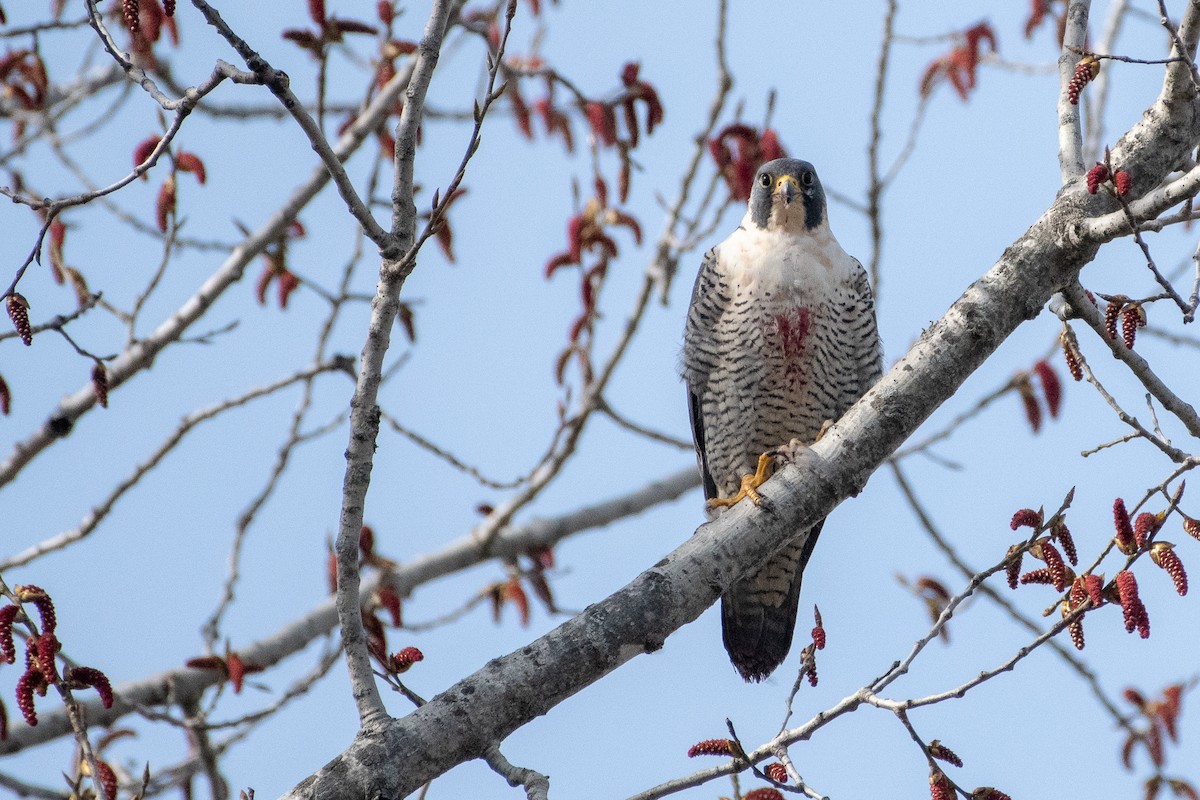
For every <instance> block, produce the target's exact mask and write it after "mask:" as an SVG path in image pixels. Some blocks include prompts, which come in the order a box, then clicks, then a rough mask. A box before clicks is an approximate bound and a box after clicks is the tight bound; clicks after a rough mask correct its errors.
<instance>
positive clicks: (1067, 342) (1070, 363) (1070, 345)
mask: <svg viewBox="0 0 1200 800" xmlns="http://www.w3.org/2000/svg"><path fill="white" fill-rule="evenodd" d="M1058 340H1059V342H1060V343H1061V344H1062V349H1063V360H1064V361H1065V362H1066V364H1067V372H1069V373H1071V378H1072V380H1075V381H1077V382H1078V381H1081V380H1083V363H1082V362H1083V356H1082V354H1081V353H1080V352H1079V343H1078V342H1077V341H1076V340H1075V334H1074V333H1072V332H1071V329H1070V328H1066V327H1064V328H1063V331H1062V333H1060V334H1059V335H1058Z"/></svg>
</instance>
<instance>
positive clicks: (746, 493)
mask: <svg viewBox="0 0 1200 800" xmlns="http://www.w3.org/2000/svg"><path fill="white" fill-rule="evenodd" d="M770 472H771V454H770V453H763V454H762V455H761V456H759V457H758V466H757V467H756V468H755V470H754V474H753V475H743V476H742V486H741V488H740V489H738V493H737V494H735V495H734V496H733V497H714V498H712V499H710V500H709V501H708V507H709V508H728V507H729V506H734V505H737V504H738V503H740V502H741V501H742V500H743V499H744V498H747V497H749V498H750V502H751V503H754V505H759V504H760V503H762V499H763V498H762V495H761V494H759V493H758V492H757V491H755V490H756V489H757V488H758V487H760V486H762V485H763V484H764V483H766V482H767V479H768V478H770V477H771V475H770Z"/></svg>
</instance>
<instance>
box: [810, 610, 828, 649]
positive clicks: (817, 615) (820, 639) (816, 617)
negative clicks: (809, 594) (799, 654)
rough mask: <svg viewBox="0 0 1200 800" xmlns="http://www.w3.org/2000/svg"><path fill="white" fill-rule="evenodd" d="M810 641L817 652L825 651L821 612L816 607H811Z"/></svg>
mask: <svg viewBox="0 0 1200 800" xmlns="http://www.w3.org/2000/svg"><path fill="white" fill-rule="evenodd" d="M812 641H813V646H814V647H816V648H817V649H818V650H824V649H825V625H824V623H822V622H821V610H820V609H819V608H817V607H816V606H813V629H812Z"/></svg>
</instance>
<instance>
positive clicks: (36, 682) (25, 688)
mask: <svg viewBox="0 0 1200 800" xmlns="http://www.w3.org/2000/svg"><path fill="white" fill-rule="evenodd" d="M41 683H42V673H40V672H38V671H37V670H36V669H28V670H25V674H23V675H22V676H21V677H20V678H19V679H17V691H16V695H17V708H19V709H20V710H21V716H23V717H24V718H25V722H26V723H27V724H29V725H30V726H34V725H37V724H38V718H37V711H36V710H35V709H34V707H33V692H34V690H35V689H37V688H38V687H39V686H40V685H41Z"/></svg>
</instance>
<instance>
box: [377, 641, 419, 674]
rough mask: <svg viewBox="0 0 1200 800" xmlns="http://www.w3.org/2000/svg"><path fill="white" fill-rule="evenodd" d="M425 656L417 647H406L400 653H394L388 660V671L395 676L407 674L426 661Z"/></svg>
mask: <svg viewBox="0 0 1200 800" xmlns="http://www.w3.org/2000/svg"><path fill="white" fill-rule="evenodd" d="M424 660H425V654H424V653H422V652H421V651H420V650H418V649H417V648H415V647H405V648H404V649H403V650H401V651H399V652H398V653H392V654H391V655H390V656H389V657H388V660H387V665H386V666H387V671H388V672H390V673H392V674H393V675H398V674H400V673H402V672H407V671H408V669H409V668H410V667H411V666H412V665H413V664H415V663H417V662H418V661H424Z"/></svg>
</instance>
